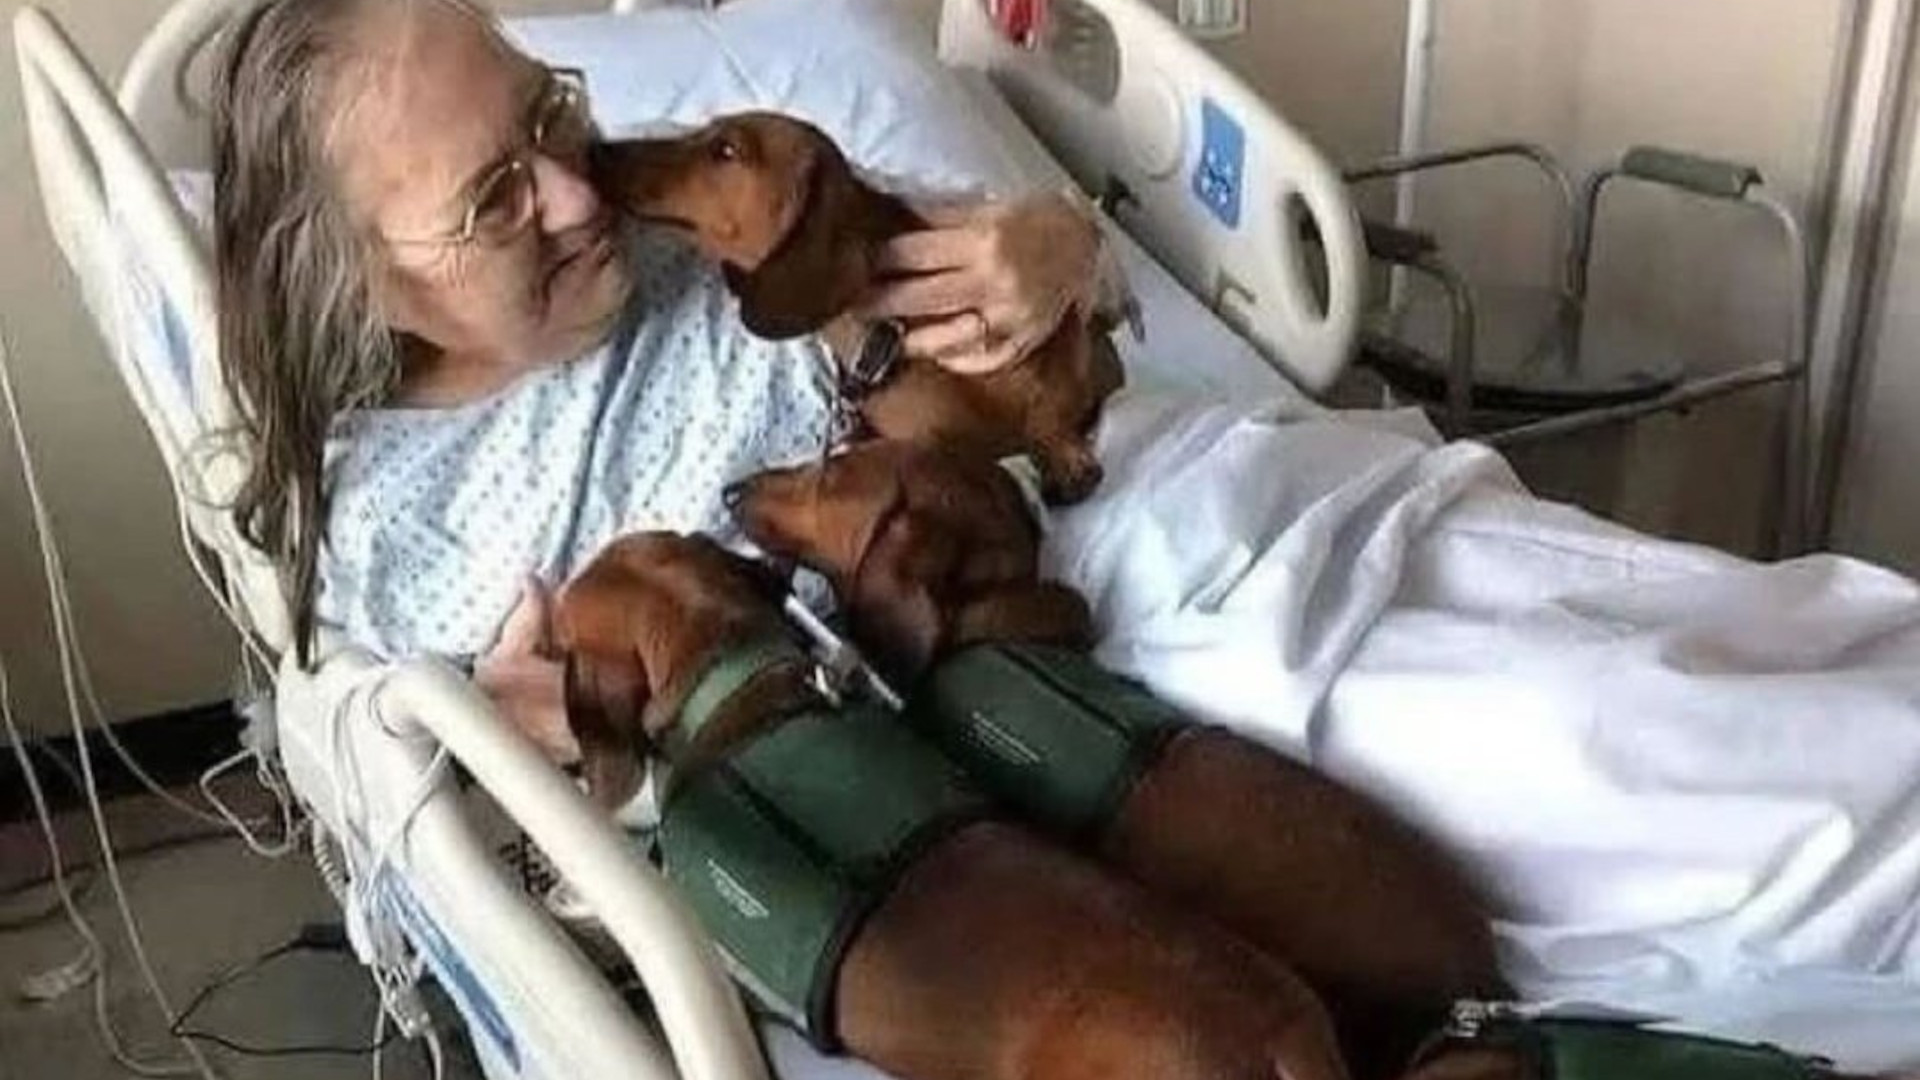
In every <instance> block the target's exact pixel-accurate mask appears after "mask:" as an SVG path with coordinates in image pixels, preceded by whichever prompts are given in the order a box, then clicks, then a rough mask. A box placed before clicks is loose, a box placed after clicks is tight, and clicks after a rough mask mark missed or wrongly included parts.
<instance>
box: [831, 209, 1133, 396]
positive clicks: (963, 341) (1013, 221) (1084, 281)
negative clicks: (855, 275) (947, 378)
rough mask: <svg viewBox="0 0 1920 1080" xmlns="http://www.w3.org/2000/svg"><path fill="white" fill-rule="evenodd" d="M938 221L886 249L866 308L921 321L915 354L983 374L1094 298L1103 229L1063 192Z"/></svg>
mask: <svg viewBox="0 0 1920 1080" xmlns="http://www.w3.org/2000/svg"><path fill="white" fill-rule="evenodd" d="M922 216H923V217H925V218H926V219H927V220H928V222H929V223H930V224H931V225H932V226H933V227H932V228H930V229H927V230H925V231H923V232H915V233H906V234H903V235H901V236H897V237H895V238H894V239H893V240H892V241H890V242H889V243H888V244H887V245H886V246H885V247H884V248H882V249H881V256H880V258H881V265H880V271H881V273H882V274H883V275H884V276H885V277H886V280H884V281H883V282H882V284H881V285H880V286H879V287H878V288H876V289H875V290H874V292H873V294H872V295H871V296H869V297H868V298H867V301H866V303H865V304H864V305H863V308H862V310H863V312H864V313H865V314H866V315H868V316H869V317H871V318H880V319H885V318H897V319H911V320H914V321H916V322H921V323H922V325H919V326H916V327H915V328H914V329H913V330H912V331H911V332H910V333H908V334H907V337H906V342H905V345H906V350H907V353H908V354H909V355H912V356H921V357H927V358H930V359H934V360H938V361H939V362H940V363H941V364H942V365H944V366H946V367H947V368H948V369H950V370H952V371H957V372H961V373H963V374H980V373H983V372H989V371H994V370H997V369H999V368H1001V367H1005V366H1006V365H1008V364H1011V363H1013V362H1015V361H1017V360H1020V359H1023V358H1024V357H1026V356H1027V355H1028V354H1029V353H1031V352H1032V351H1033V350H1034V348H1035V347H1036V346H1038V345H1039V344H1040V343H1041V342H1043V341H1045V340H1046V339H1047V337H1048V335H1050V334H1052V333H1053V331H1054V329H1055V328H1056V327H1058V326H1059V325H1060V320H1061V319H1062V318H1063V317H1064V316H1065V315H1066V313H1067V311H1068V310H1069V309H1071V308H1073V307H1074V306H1076V305H1085V304H1087V303H1088V302H1089V301H1090V300H1091V298H1092V295H1093V291H1094V288H1095V279H1096V277H1097V274H1096V263H1097V260H1098V258H1099V254H1100V230H1099V227H1098V226H1096V225H1095V224H1094V223H1093V221H1092V220H1090V219H1089V218H1088V217H1087V215H1086V214H1085V213H1083V212H1082V211H1081V209H1080V208H1079V207H1078V206H1076V205H1075V204H1074V203H1073V202H1072V201H1070V200H1069V199H1067V198H1066V197H1065V196H1063V195H1058V194H1043V195H1036V196H1032V197H1029V198H1025V199H1020V200H1016V201H1012V202H1005V203H996V202H987V203H979V204H974V205H971V206H966V207H959V208H945V209H930V210H923V211H922Z"/></svg>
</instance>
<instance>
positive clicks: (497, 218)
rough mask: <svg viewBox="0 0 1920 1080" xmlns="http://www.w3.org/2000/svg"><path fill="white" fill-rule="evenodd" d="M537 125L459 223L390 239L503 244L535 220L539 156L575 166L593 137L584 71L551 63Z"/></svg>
mask: <svg viewBox="0 0 1920 1080" xmlns="http://www.w3.org/2000/svg"><path fill="white" fill-rule="evenodd" d="M532 115H533V126H532V128H531V129H530V130H529V132H528V135H529V138H528V140H527V142H526V144H525V145H523V146H522V147H520V148H519V149H518V150H516V151H514V152H513V153H512V154H510V155H508V156H507V158H506V159H505V160H503V161H501V162H500V164H498V165H496V166H495V167H494V168H493V169H492V170H490V171H489V172H488V173H487V174H486V175H485V176H483V177H481V178H480V180H479V182H478V183H476V184H474V186H473V193H472V195H471V196H470V197H469V199H468V201H467V208H466V212H465V214H464V215H463V216H462V217H461V219H460V224H459V225H458V226H457V227H455V228H453V229H451V230H449V231H447V232H445V233H442V234H440V235H438V236H422V237H391V236H390V237H387V238H386V239H387V242H388V243H391V244H403V245H430V246H437V247H460V246H464V245H466V244H473V243H478V244H481V245H483V246H486V247H499V246H501V245H503V244H506V243H508V242H509V241H511V240H513V239H514V238H515V237H518V236H519V235H520V234H521V233H523V232H525V231H526V230H527V227H528V226H529V225H532V224H533V219H534V216H535V215H536V214H537V213H538V211H539V208H540V185H539V181H538V180H537V179H536V177H535V175H534V169H533V161H534V158H535V157H544V158H548V159H550V160H553V161H557V162H560V163H562V164H566V165H577V164H578V163H579V162H581V161H582V160H583V159H584V158H585V157H586V153H587V147H588V146H589V145H590V144H591V143H592V142H593V138H594V128H593V115H592V112H591V111H590V109H589V107H588V104H587V77H586V73H585V72H582V71H578V70H575V69H573V68H548V69H547V80H546V85H545V86H544V87H543V88H542V89H541V91H540V99H539V101H538V102H537V103H535V105H534V108H533V113H532Z"/></svg>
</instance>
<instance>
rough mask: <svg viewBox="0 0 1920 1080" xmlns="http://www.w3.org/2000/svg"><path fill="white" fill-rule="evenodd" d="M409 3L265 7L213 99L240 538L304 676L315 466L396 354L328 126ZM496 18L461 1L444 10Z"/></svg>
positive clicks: (322, 504)
mask: <svg viewBox="0 0 1920 1080" xmlns="http://www.w3.org/2000/svg"><path fill="white" fill-rule="evenodd" d="M407 2H410V0H268V2H266V3H264V4H262V5H260V6H258V7H256V8H253V9H251V10H249V11H248V12H247V13H246V14H245V15H243V16H242V17H241V18H240V19H239V20H238V21H237V22H236V23H235V25H234V26H233V27H232V28H231V29H230V31H229V36H228V39H227V41H226V43H225V46H224V52H223V54H222V58H221V62H220V63H219V66H218V70H217V74H216V76H215V85H214V95H213V146H214V264H215V272H216V276H217V285H216V288H217V302H218V306H219V344H220V364H221V369H222V373H223V375H224V377H225V381H226V384H227V390H228V393H229V394H231V395H232V396H233V398H234V403H235V407H236V411H237V413H238V415H239V426H240V432H239V434H240V436H241V437H242V439H243V440H244V441H245V443H246V448H247V450H248V453H249V458H250V460H249V469H248V474H247V477H246V480H245V482H244V483H243V484H242V485H241V488H240V493H239V496H238V498H237V499H236V500H235V504H234V507H233V511H234V516H235V520H236V522H237V524H238V525H239V528H240V532H241V535H242V536H244V537H246V539H247V541H248V542H249V543H252V544H253V545H255V546H256V547H258V548H260V549H261V550H262V551H264V552H266V553H267V554H268V555H269V556H270V557H271V558H272V559H273V560H274V563H275V565H276V566H277V567H278V568H279V571H280V577H281V586H282V588H283V590H284V591H285V592H286V594H287V599H288V602H289V603H290V604H291V605H292V610H293V635H294V654H295V657H296V658H297V660H298V661H299V663H300V664H302V665H303V666H304V665H306V664H307V663H309V661H310V659H311V654H312V648H313V639H314V629H315V626H314V623H315V615H314V606H315V600H316V592H317V577H318V564H319V556H320V545H321V538H322V535H323V532H324V529H325V525H326V513H327V490H326V478H325V475H324V472H325V465H324V460H325V452H326V441H327V436H328V433H329V432H330V431H331V430H332V427H333V423H334V421H335V419H336V418H337V417H338V416H340V415H342V414H344V413H346V412H348V411H350V410H353V409H356V408H361V407H365V406H368V405H375V404H378V403H380V402H381V401H383V400H385V399H386V398H387V397H388V396H389V395H390V394H391V393H392V391H393V390H394V388H395V387H396V386H397V385H398V383H399V378H400V358H401V350H402V343H401V342H400V340H399V339H398V337H397V336H396V335H395V334H394V333H392V332H391V331H389V330H388V329H387V327H386V326H385V325H384V324H383V322H382V320H381V318H380V315H379V311H378V309H377V306H376V303H375V299H374V289H373V274H374V268H375V267H376V266H377V263H376V261H375V260H376V258H377V257H378V256H377V253H376V252H375V251H374V250H373V248H372V244H371V241H370V239H369V237H368V236H367V234H366V233H365V232H364V231H363V230H362V229H361V228H360V227H359V226H358V225H357V224H356V223H355V221H354V220H353V218H352V217H351V215H350V214H349V212H348V210H347V207H346V204H345V199H344V198H343V196H342V194H341V192H340V188H339V184H338V180H337V172H338V170H337V169H336V168H335V166H334V163H333V162H331V161H330V160H329V157H328V142H329V139H328V133H329V130H330V125H331V124H332V123H333V122H334V121H333V118H332V117H331V116H329V115H327V114H328V113H329V112H330V111H332V110H331V107H332V106H336V105H338V104H340V101H339V100H338V99H339V98H340V95H338V94H336V93H335V92H334V91H335V88H336V83H337V81H338V80H339V78H340V77H341V75H342V73H343V72H345V71H347V70H348V69H349V68H350V66H351V65H352V64H353V63H354V61H355V57H354V56H353V55H351V54H352V51H353V43H352V41H351V37H352V34H353V31H354V23H355V19H356V17H357V14H358V12H360V11H361V10H362V9H363V8H369V7H372V6H374V5H378V4H383V3H385V4H402V3H407ZM439 2H441V3H447V4H449V5H450V6H453V7H456V8H459V9H460V10H463V11H466V12H468V13H470V14H473V15H475V16H476V17H478V18H480V19H481V20H482V21H483V22H485V23H487V25H489V26H490V27H491V26H492V22H491V20H490V19H489V18H488V17H487V16H486V15H484V14H483V13H481V12H480V11H478V10H477V9H476V8H474V7H473V6H472V5H471V4H470V3H468V2H466V0H439Z"/></svg>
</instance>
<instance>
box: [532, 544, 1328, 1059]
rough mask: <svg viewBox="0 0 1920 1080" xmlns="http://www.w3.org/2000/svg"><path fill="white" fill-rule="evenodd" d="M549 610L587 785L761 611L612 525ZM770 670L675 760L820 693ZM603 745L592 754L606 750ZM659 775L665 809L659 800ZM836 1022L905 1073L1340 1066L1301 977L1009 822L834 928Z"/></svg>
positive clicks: (666, 550) (620, 757)
mask: <svg viewBox="0 0 1920 1080" xmlns="http://www.w3.org/2000/svg"><path fill="white" fill-rule="evenodd" d="M555 624H556V631H557V634H558V638H559V641H560V643H561V644H562V646H563V648H564V649H566V650H567V653H568V656H569V658H570V664H569V668H570V670H571V671H572V672H574V675H573V676H572V679H573V681H574V682H575V683H576V685H575V686H574V687H572V688H570V697H572V698H574V699H575V700H574V705H575V706H577V708H574V710H573V711H574V717H575V722H576V725H577V727H578V737H579V739H580V743H581V746H582V750H583V751H584V753H585V755H586V758H587V761H588V762H589V765H590V769H589V777H590V779H591V782H592V783H594V784H596V785H597V784H602V783H613V784H615V785H616V787H615V788H614V789H613V790H600V791H597V792H596V795H597V797H600V798H603V799H609V800H611V799H618V798H620V797H621V796H622V795H623V794H624V793H625V792H626V791H627V790H629V789H630V783H631V776H632V771H633V769H634V767H635V764H636V760H637V759H636V754H637V753H638V752H641V751H644V750H645V749H647V748H648V747H661V746H664V745H668V744H670V742H671V740H669V739H668V738H667V736H668V735H669V733H670V729H671V728H672V727H673V725H674V724H675V723H676V717H677V714H678V712H679V710H680V708H681V705H682V703H683V702H684V701H685V699H686V696H687V694H688V693H689V692H690V690H691V689H692V684H693V683H695V682H696V681H697V680H698V679H699V678H700V677H701V673H702V672H703V671H704V670H705V669H706V668H707V666H708V665H709V664H710V663H711V662H713V660H714V659H715V657H716V656H717V655H718V654H719V653H721V652H723V651H725V650H727V649H729V648H731V647H736V646H739V645H741V644H743V643H746V642H749V641H753V640H758V639H762V638H763V637H764V635H766V634H767V633H768V632H769V631H772V630H777V629H778V627H779V626H780V617H779V614H778V609H777V608H776V607H775V605H774V601H773V599H772V598H771V594H770V593H769V592H768V591H767V590H766V589H765V588H764V587H763V582H762V580H761V578H760V576H759V574H758V572H757V571H756V570H755V568H754V566H753V565H751V564H748V563H746V562H745V561H744V560H741V559H739V558H738V557H736V556H733V555H731V554H729V553H727V552H725V551H723V550H721V549H720V548H719V547H717V546H715V545H714V544H712V543H711V542H709V541H706V540H704V539H698V538H688V537H681V536H676V535H670V534H657V533H656V534H648V535H640V536H635V537H630V538H627V539H624V540H622V541H619V542H617V543H616V544H614V545H613V546H611V547H610V548H609V549H608V550H607V551H606V552H605V553H603V554H602V555H601V556H600V557H599V558H598V559H597V560H595V562H594V563H593V564H592V565H591V566H589V567H588V568H587V570H586V571H585V572H584V573H582V574H581V575H580V576H579V577H578V578H576V579H575V580H574V581H572V582H571V583H569V584H568V585H567V586H566V587H565V588H564V589H563V590H562V591H561V594H560V596H559V599H558V604H557V608H556V618H555ZM812 693H813V692H812V691H811V690H810V689H809V688H808V687H807V685H806V682H805V680H804V679H803V678H801V677H799V676H798V675H797V674H795V673H791V672H783V671H780V670H778V669H773V670H771V671H770V673H769V674H768V675H767V676H766V677H762V678H756V679H752V680H749V681H748V682H746V683H745V684H744V685H743V687H742V688H741V689H740V690H739V691H737V692H736V693H734V694H733V695H732V696H730V697H727V698H725V699H723V700H722V701H721V702H720V703H719V704H718V705H717V706H716V709H715V712H714V713H712V714H711V715H712V717H713V719H712V720H711V721H710V722H709V723H707V724H706V725H703V726H702V728H701V730H700V733H699V734H698V736H697V737H696V739H695V742H694V745H693V746H692V747H689V748H687V749H686V752H685V755H686V756H682V757H679V758H676V761H675V771H676V774H680V773H684V771H685V770H687V769H688V768H690V767H695V766H694V765H693V764H692V763H693V762H694V761H696V760H698V761H707V760H711V759H712V758H714V757H717V756H723V755H724V754H725V753H726V750H727V747H726V746H724V745H723V746H707V745H702V744H704V743H706V741H707V740H708V739H709V738H713V739H715V740H717V741H719V742H721V743H723V744H732V745H733V746H736V747H737V746H740V745H742V744H743V743H745V742H748V741H750V740H752V739H754V738H756V737H757V736H760V735H763V734H766V733H768V732H770V731H772V730H774V729H775V728H776V727H777V726H778V725H779V724H780V723H781V722H782V721H783V720H784V719H786V718H787V717H790V716H792V715H793V714H794V713H795V712H796V710H799V709H804V708H807V707H809V706H811V707H815V708H818V707H820V706H819V702H818V701H817V699H814V698H811V697H809V695H810V694H812ZM610 757H611V758H613V759H616V760H608V759H609V758H610ZM672 798H673V796H672V795H669V803H668V812H669V814H671V813H672ZM854 934H855V937H854V940H853V942H852V944H851V945H850V947H849V949H848V951H847V952H846V953H845V954H844V957H845V958H844V961H843V962H842V964H841V966H840V969H839V972H838V977H837V983H836V984H835V986H834V989H833V999H834V1004H835V1010H834V1015H835V1017H836V1019H835V1021H834V1026H835V1028H836V1032H835V1034H836V1035H837V1036H838V1038H839V1040H840V1041H841V1042H843V1043H844V1044H845V1045H846V1047H847V1048H848V1049H850V1050H852V1051H853V1052H854V1053H856V1054H858V1055H859V1056H861V1057H863V1058H865V1059H867V1060H869V1061H872V1062H873V1063H875V1064H877V1065H879V1066H881V1067H882V1068H885V1069H887V1070H889V1071H892V1072H895V1073H897V1074H898V1075H901V1076H904V1077H908V1078H911V1080H1134V1078H1137V1080H1188V1078H1191V1080H1342V1078H1343V1077H1344V1076H1345V1072H1344V1068H1343V1066H1342V1064H1341V1062H1340V1058H1339V1055H1338V1052H1337V1050H1335V1048H1334V1047H1335V1041H1334V1037H1333V1033H1332V1030H1331V1028H1330V1026H1329V1021H1328V1019H1327V1017H1326V1014H1325V1012H1324V1010H1323V1009H1322V1007H1321V1005H1320V1004H1319V1002H1318V1000H1317V999H1316V998H1315V997H1314V995H1313V992H1312V991H1311V990H1309V989H1308V988H1307V987H1306V985H1305V984H1304V983H1302V982H1301V981H1300V980H1299V979H1297V978H1295V977H1294V976H1292V975H1291V974H1290V973H1289V972H1288V971H1287V970H1286V969H1285V968H1284V967H1282V966H1281V965H1280V964H1279V963H1277V962H1275V961H1273V960H1272V959H1271V958H1269V957H1267V956H1265V955H1263V954H1261V953H1260V952H1259V951H1258V950H1255V949H1253V948H1252V947H1250V946H1248V945H1246V944H1245V943H1243V942H1241V941H1240V940H1239V939H1237V938H1234V937H1232V936H1231V935H1229V934H1226V933H1224V932H1222V931H1220V930H1218V929H1217V928H1215V927H1213V926H1212V925H1211V924H1209V923H1207V922H1205V921H1203V920H1198V919H1193V918H1190V917H1186V916H1183V915H1181V914H1179V913H1178V912H1176V911H1175V910H1174V909H1172V908H1171V907H1169V906H1167V905H1165V904H1163V903H1161V902H1160V901H1158V900H1157V899H1156V898H1154V897H1152V896H1150V895H1149V894H1148V893H1146V892H1145V891H1144V890H1142V889H1141V888H1140V887H1139V886H1138V885H1136V884H1133V883H1132V882H1129V881H1127V880H1125V879H1123V878H1121V877H1118V876H1116V875H1114V874H1112V873H1111V872H1110V871H1108V870H1106V869H1105V868H1103V867H1101V866H1099V865H1098V864H1096V863H1093V862H1090V861H1088V860H1085V859H1083V858H1081V857H1079V856H1076V855H1073V854H1070V853H1068V852H1067V851H1066V850H1064V849H1062V848H1059V847H1057V846H1054V845H1053V844H1051V843H1049V842H1048V841H1045V840H1042V839H1040V838H1039V837H1037V836H1035V835H1033V834H1031V833H1028V832H1026V831H1024V830H1021V829H1019V828H1016V827H1013V826H1009V825H1006V824H1001V823H996V822H991V821H987V822H980V821H976V822H975V823H973V824H967V825H961V826H958V827H957V830H956V831H952V832H949V833H947V834H946V835H945V838H944V839H938V840H935V841H933V842H932V844H931V845H930V847H929V848H928V850H926V852H925V853H924V854H922V855H920V856H919V857H918V858H917V859H915V860H914V861H912V862H911V863H910V864H909V865H908V867H907V869H906V870H905V873H904V875H903V876H902V877H901V878H900V879H899V880H898V882H897V884H896V885H895V886H893V887H892V889H891V890H890V891H888V892H887V893H886V895H885V896H884V897H882V898H881V899H880V901H879V902H878V904H877V906H876V907H875V908H874V910H873V911H872V913H871V914H870V915H868V916H867V917H866V918H865V919H864V920H863V921H862V922H861V923H860V924H859V926H858V928H857V929H856V930H855V931H854Z"/></svg>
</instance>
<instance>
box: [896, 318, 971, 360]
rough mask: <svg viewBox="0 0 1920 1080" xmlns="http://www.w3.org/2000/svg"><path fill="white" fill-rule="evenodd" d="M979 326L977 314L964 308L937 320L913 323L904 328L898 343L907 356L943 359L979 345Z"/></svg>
mask: <svg viewBox="0 0 1920 1080" xmlns="http://www.w3.org/2000/svg"><path fill="white" fill-rule="evenodd" d="M982 326H983V322H982V320H981V317H980V316H979V315H977V314H975V313H974V312H972V311H963V312H961V313H960V314H958V315H954V316H952V317H950V318H946V319H941V320H940V321H939V322H932V323H927V324H926V325H924V326H918V327H915V328H914V329H912V330H910V331H908V332H907V336H906V337H905V338H904V339H903V340H902V341H901V343H900V344H901V346H902V347H903V348H904V349H906V352H907V355H908V356H917V357H923V358H925V359H929V360H944V359H945V358H946V357H948V356H950V355H953V354H955V353H960V352H965V351H969V350H973V349H978V348H979V347H980V343H981V336H980V330H981V327H982Z"/></svg>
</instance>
